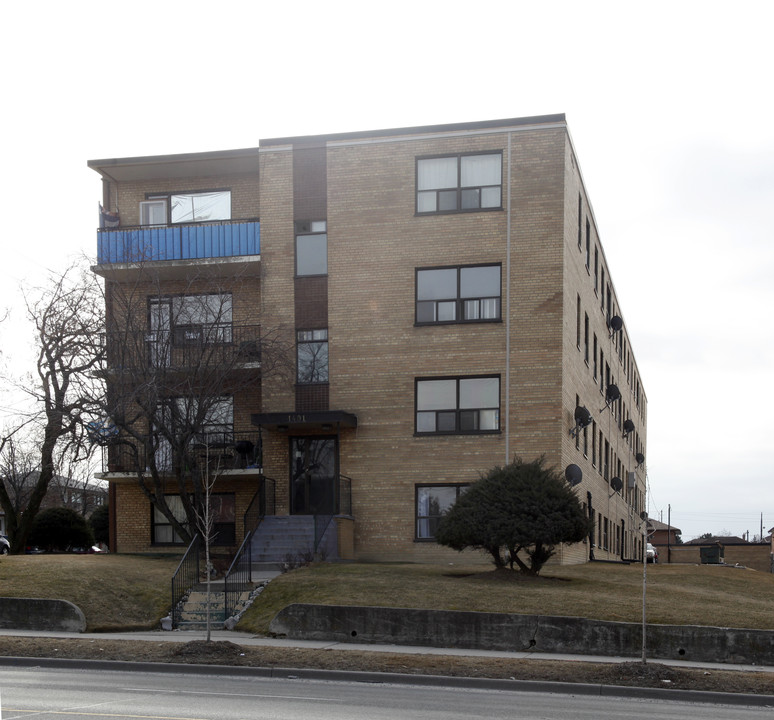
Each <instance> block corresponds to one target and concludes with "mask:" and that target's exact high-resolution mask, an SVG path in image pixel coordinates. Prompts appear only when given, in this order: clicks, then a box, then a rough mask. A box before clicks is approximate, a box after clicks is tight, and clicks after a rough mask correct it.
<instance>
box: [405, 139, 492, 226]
mask: <svg viewBox="0 0 774 720" xmlns="http://www.w3.org/2000/svg"><path fill="white" fill-rule="evenodd" d="M501 185H502V154H501V153H499V152H497V153H487V154H485V155H452V156H451V157H436V158H421V159H418V160H417V212H418V213H439V212H460V211H469V210H482V209H487V208H500V207H501V205H502V201H501V194H502V192H501Z"/></svg>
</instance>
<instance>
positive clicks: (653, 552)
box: [645, 543, 658, 563]
mask: <svg viewBox="0 0 774 720" xmlns="http://www.w3.org/2000/svg"><path fill="white" fill-rule="evenodd" d="M645 556H646V558H647V561H648V562H652V563H657V562H658V549H657V548H655V547H653V545H651V544H650V543H648V545H647V547H646V548H645Z"/></svg>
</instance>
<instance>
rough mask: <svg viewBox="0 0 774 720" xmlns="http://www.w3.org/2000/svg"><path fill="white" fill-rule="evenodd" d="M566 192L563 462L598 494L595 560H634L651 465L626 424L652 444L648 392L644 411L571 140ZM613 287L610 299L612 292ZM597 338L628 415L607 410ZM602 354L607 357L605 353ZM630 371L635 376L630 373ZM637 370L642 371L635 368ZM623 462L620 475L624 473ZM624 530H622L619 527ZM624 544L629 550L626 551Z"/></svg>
mask: <svg viewBox="0 0 774 720" xmlns="http://www.w3.org/2000/svg"><path fill="white" fill-rule="evenodd" d="M566 151H567V154H566V159H565V168H566V189H565V204H564V223H565V231H564V257H565V262H564V288H565V290H564V324H563V328H564V363H563V368H564V371H563V408H564V415H565V418H564V432H563V439H562V445H563V460H562V463H561V465H562V466H566V465H567V464H569V463H574V464H576V465H578V466H579V467H580V468H581V470H582V471H583V482H582V483H581V484H580V485H579V486H578V488H577V492H578V495H579V497H580V498H581V500H582V501H584V502H585V501H586V499H587V493H591V495H592V506H593V508H594V510H595V513H596V520H597V522H596V523H595V528H596V530H595V538H594V539H595V544H596V547H595V549H594V550H595V557H596V558H597V559H617V558H620V557H621V552H622V551H623V554H624V556H625V557H626V558H632V557H634V556H635V555H636V554H637V553H638V552H639V551H640V549H641V527H640V525H641V521H640V518H639V512H640V511H642V510H643V509H644V505H643V498H644V493H645V467H644V466H641V467H639V468H637V467H636V465H637V462H636V460H635V458H634V455H635V451H636V448H635V442H634V435H630V436H629V438H628V439H624V438H623V437H622V435H623V432H622V428H621V424H622V422H623V420H624V419H625V418H626V417H631V419H632V420H633V421H634V423H635V426H636V428H637V434H638V436H639V437H640V439H641V441H642V443H643V444H644V442H645V437H646V433H645V420H644V418H645V414H644V408H645V404H646V401H645V396H644V392H643V393H642V394H641V403H640V407H641V408H642V409H643V412H640V410H639V409H638V408H637V404H636V402H635V400H634V397H635V395H634V384H633V383H632V382H630V378H632V377H635V376H636V364H632V365H630V366H627V365H624V363H623V362H621V361H620V360H619V356H618V351H617V348H616V344H615V339H614V338H611V337H610V332H609V330H608V327H607V315H606V312H607V310H606V308H607V302H606V297H605V310H604V311H603V309H602V307H601V302H602V293H601V283H602V269H603V268H604V276H605V286H606V287H607V285H608V284H609V285H610V287H611V289H612V292H613V293H615V286H614V285H613V283H612V279H611V274H610V269H609V266H608V265H607V260H606V258H605V255H604V252H603V249H602V245H601V241H600V238H599V235H598V232H597V228H596V222H595V218H594V215H593V212H592V209H591V207H590V203H589V199H588V196H587V194H586V189H585V187H583V185H582V181H581V178H580V170H579V168H578V167H577V161H576V159H575V157H574V154H573V152H572V147H571V146H570V144H569V143H568V144H567V146H566ZM579 193H580V196H581V198H582V207H581V246H580V248H579V246H578V195H579ZM587 220H588V222H589V226H590V231H591V232H590V252H589V264H588V267H587V265H586V222H587ZM595 248H596V251H597V253H596V257H597V276H596V277H597V282H596V285H597V286H598V289H597V288H595ZM606 292H607V291H606V290H605V295H606ZM613 297H614V300H613V303H612V314H613V315H615V314H619V315H620V314H622V313H621V311H620V308H619V306H618V300H617V297H615V295H613ZM578 299H580V308H581V313H580V347H579V346H578V339H577V322H578V313H577V308H578ZM587 316H588V327H589V332H588V342H589V361H588V363H587V362H586V359H585V348H584V344H585V324H586V317H587ZM619 335H621V336H622V337H624V338H626V347H627V348H629V339H628V333H627V330H626V326H625V325H624V329H623V330H622V331H621V332H620V333H619ZM595 336H596V338H597V353H599V351H600V350H601V351H602V352H603V353H604V362H605V363H607V364H609V366H610V373H611V382H612V383H615V384H616V385H617V386H618V388H619V390H620V391H621V396H622V403H623V407H624V408H625V409H624V410H623V413H622V414H621V416H620V418H616V417H614V413H613V409H612V408H608V409H604V410H603V408H604V407H605V402H606V401H605V395H604V393H603V390H602V386H601V384H600V373H604V372H605V368H604V365H603V366H601V367H598V368H597V376H596V378H595V377H594V337H595ZM598 357H599V355H598ZM627 367H629V368H630V371H629V372H628V373H627V372H626V368H627ZM632 367H633V368H634V372H632V371H631V368H632ZM576 396H577V397H578V399H579V402H580V404H581V405H584V406H585V407H586V408H587V409H588V410H589V411H590V412H591V414H592V416H593V418H594V424H593V425H592V426H590V427H589V428H588V430H587V436H588V440H587V445H586V448H587V449H586V451H585V452H584V436H583V434H581V436H580V442H579V445H580V447H579V448H577V447H576V442H575V440H574V439H573V438H571V437H570V435H569V429H570V428H572V427H573V426H574V424H575V421H574V416H573V413H574V409H575V402H576ZM600 432H601V433H602V436H603V445H602V446H603V447H604V440H607V442H608V443H609V445H610V455H611V459H610V466H609V473H608V477H607V479H605V478H604V477H603V474H602V460H601V451H600V442H599V435H600ZM592 434H594V435H595V437H596V445H597V447H596V461H595V458H594V454H595V452H594V441H593V440H592ZM618 461H620V468H621V470H620V472H619V471H618V469H617V468H618V467H619V465H618ZM629 471H635V472H636V477H637V493H636V494H635V493H634V492H630V491H629V490H628V488H627V487H626V485H627V482H626V473H627V472H629ZM619 474H620V477H621V479H622V481H623V482H624V490H623V492H622V493H620V494H619V493H614V492H613V490H612V488H611V487H610V484H609V481H610V479H611V478H612V477H614V476H615V475H619ZM600 515H601V516H602V518H603V526H604V520H605V519H607V521H608V527H609V531H608V537H607V541H605V539H604V537H599V523H598V520H599V516H600ZM622 521H623V523H624V531H623V535H622V536H620V535H619V538H618V539H617V538H616V530H615V528H616V527H618V528H619V529H620V527H621V523H622ZM619 532H620V530H619ZM621 543H623V547H622V546H621Z"/></svg>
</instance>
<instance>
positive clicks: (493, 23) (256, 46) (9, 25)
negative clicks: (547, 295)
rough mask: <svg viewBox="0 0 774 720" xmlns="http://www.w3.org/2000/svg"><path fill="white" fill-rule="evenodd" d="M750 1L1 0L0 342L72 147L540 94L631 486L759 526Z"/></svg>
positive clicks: (34, 260)
mask: <svg viewBox="0 0 774 720" xmlns="http://www.w3.org/2000/svg"><path fill="white" fill-rule="evenodd" d="M264 6H267V7H264ZM268 6H271V7H270V8H268ZM771 7H772V6H771V3H767V2H762V1H760V2H745V1H744V0H740V1H739V2H736V3H729V2H723V3H721V2H711V1H707V0H704V1H702V2H685V1H683V2H681V1H680V0H671V1H670V2H662V1H659V0H651V2H649V3H647V4H642V3H625V2H595V1H594V0H585V2H577V0H576V1H575V2H543V3H536V2H533V1H530V2H522V1H521V0H510V1H509V2H501V1H499V0H488V2H479V3H471V2H469V1H468V2H456V1H454V0H446V1H445V2H434V1H432V2H423V1H422V0H414V1H413V2H402V1H398V2H390V3H362V2H358V3H354V2H353V3H346V2H338V1H337V0H331V1H330V2H286V3H279V2H272V3H268V2H267V3H262V2H256V1H253V2H230V1H229V0H222V1H221V2H218V3H212V2H206V3H204V2H196V1H192V2H190V1H189V2H177V1H170V0H164V1H163V2H159V0H154V2H145V1H143V0H133V1H132V2H124V1H122V0H114V1H113V2H107V3H106V2H79V1H78V0H73V2H69V3H61V2H50V1H45V0H44V2H38V3H12V4H9V5H7V6H6V7H5V8H4V11H3V14H4V20H3V25H2V30H0V33H2V35H1V36H0V38H1V39H0V67H2V70H1V71H0V72H2V102H3V106H4V109H5V112H3V114H2V115H3V124H2V133H3V136H2V138H3V153H2V161H3V168H2V197H5V199H6V203H7V207H9V208H12V209H13V211H14V212H13V213H9V214H8V215H7V216H6V221H5V226H4V233H3V234H4V242H3V248H4V257H3V262H2V270H1V272H2V273H3V282H2V283H0V304H2V305H3V306H5V307H9V308H11V310H12V318H11V320H10V321H8V322H6V323H4V325H3V326H0V339H1V340H2V350H3V353H4V356H5V358H6V360H7V361H8V360H9V359H13V358H14V357H18V356H19V355H20V354H21V351H22V348H21V347H20V345H19V341H18V339H17V338H18V335H16V334H15V333H18V324H19V321H20V318H21V316H22V312H21V307H20V305H19V299H18V298H19V294H18V292H19V291H18V288H19V284H20V283H26V284H27V285H34V284H36V283H38V282H40V281H41V278H42V275H43V274H44V273H45V271H46V270H47V269H56V268H60V267H62V266H63V265H64V264H65V262H66V258H67V257H68V256H73V255H77V254H80V253H84V252H85V253H88V254H94V252H95V250H96V232H95V228H96V221H97V203H98V201H99V200H100V198H101V191H100V182H99V178H98V176H97V174H96V173H94V172H93V171H91V170H88V169H87V168H86V161H87V160H89V159H97V158H111V157H127V156H135V155H154V154H167V153H177V152H197V151H206V150H224V149H231V148H241V147H256V146H257V145H258V142H259V139H260V138H271V137H280V136H292V135H314V134H321V133H328V132H346V131H357V130H371V129H378V128H390V127H403V126H413V125H425V124H441V123H454V122H465V121H475V120H489V119H501V118H512V117H523V116H529V115H544V114H551V113H565V114H566V116H567V120H568V123H569V127H570V133H571V135H572V138H573V141H574V143H575V147H576V150H577V153H578V158H579V161H580V166H581V170H582V172H583V175H584V178H585V181H586V187H587V191H588V193H589V197H590V199H591V202H592V205H593V208H594V212H595V215H596V220H597V224H598V228H599V233H600V237H601V241H602V244H603V246H604V249H605V253H606V256H607V260H608V264H609V266H610V270H611V272H612V276H613V280H614V283H615V287H616V292H617V295H618V298H619V300H620V304H621V308H622V311H623V312H622V314H623V318H624V321H625V322H626V325H627V329H628V332H629V335H630V337H631V340H632V344H633V350H634V352H635V355H636V358H637V362H638V365H639V368H640V373H641V376H642V379H643V383H644V386H645V390H646V393H647V396H648V403H649V423H648V448H647V451H648V452H647V467H648V478H649V491H650V493H649V508H648V511H649V513H650V515H651V516H653V517H656V518H659V517H660V518H661V519H663V520H664V522H666V520H667V511H668V507H669V506H670V505H671V519H672V523H673V525H676V526H677V527H679V528H681V529H682V530H683V537H684V539H690V538H692V537H696V536H698V535H700V534H701V533H703V532H714V533H720V532H721V531H728V532H730V533H732V534H737V535H740V534H742V533H744V532H747V531H749V532H750V537H751V538H752V536H753V535H755V534H758V533H759V531H760V524H761V513H762V514H763V524H764V530H765V531H768V529H769V528H771V527H772V526H774V482H773V481H772V478H771V475H770V474H769V472H770V471H769V464H771V463H772V458H771V448H772V441H771V439H770V438H771V434H772V432H773V431H774V427H773V426H774V402H773V401H774V391H773V390H772V379H771V371H772V365H774V323H772V321H771V319H770V317H769V315H770V313H771V310H772V308H774V242H772V241H773V240H774V237H773V235H774V231H773V230H772V227H774V219H773V218H772V209H774V202H773V201H774V132H773V131H772V121H773V120H774V117H773V114H772V105H774V101H772V85H774V82H773V78H772V75H773V73H772V70H774V63H773V62H772V60H773V58H772V55H773V53H772V46H773V45H774V43H773V42H772V40H771V28H772V19H773V18H772V14H773V13H772V10H770V8H771ZM267 8H268V9H267Z"/></svg>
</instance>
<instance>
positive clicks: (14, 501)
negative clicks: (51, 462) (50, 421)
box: [0, 434, 40, 534]
mask: <svg viewBox="0 0 774 720" xmlns="http://www.w3.org/2000/svg"><path fill="white" fill-rule="evenodd" d="M39 447H40V444H39V443H37V442H36V441H35V439H34V438H29V437H27V436H25V435H23V434H17V435H12V436H10V437H7V438H5V439H4V441H3V443H2V450H0V476H1V477H2V481H3V485H4V488H3V490H4V492H2V491H0V500H5V499H7V502H3V511H4V512H5V517H6V522H7V523H8V530H9V532H10V533H11V534H13V531H15V529H16V525H17V523H18V519H19V518H20V517H21V514H22V512H23V511H24V509H25V508H26V507H27V505H28V504H29V501H30V497H31V495H32V488H33V486H34V485H35V482H36V480H37V476H38V473H39V468H40V450H39Z"/></svg>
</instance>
